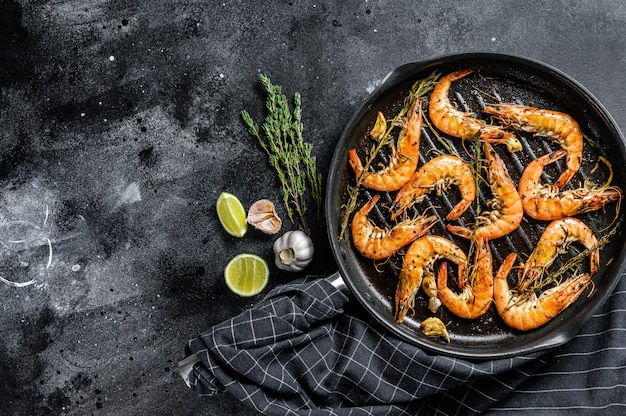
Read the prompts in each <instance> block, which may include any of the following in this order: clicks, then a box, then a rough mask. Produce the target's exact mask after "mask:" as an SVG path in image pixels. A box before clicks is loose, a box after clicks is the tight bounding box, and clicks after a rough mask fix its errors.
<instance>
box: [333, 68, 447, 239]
mask: <svg viewBox="0 0 626 416" xmlns="http://www.w3.org/2000/svg"><path fill="white" fill-rule="evenodd" d="M440 76H441V74H440V73H439V72H438V71H434V72H433V73H431V74H430V75H429V76H428V77H426V78H422V79H419V80H417V81H415V82H414V83H413V85H412V86H411V89H410V91H409V95H408V97H407V98H406V99H405V100H404V106H403V107H402V108H401V109H400V111H399V112H398V113H397V114H396V115H395V117H394V118H393V120H391V122H390V123H389V127H388V128H387V130H386V131H385V132H384V133H383V134H382V135H381V136H380V137H379V138H377V139H376V140H375V142H374V144H373V145H372V147H371V148H370V149H369V151H368V154H367V158H366V160H365V164H364V165H363V173H362V174H361V176H360V177H358V178H356V184H355V185H354V186H347V187H346V190H347V193H348V199H347V201H346V203H344V204H343V205H342V206H341V210H342V213H341V230H340V232H339V240H341V239H343V237H344V235H345V232H346V229H347V228H348V221H349V220H350V216H351V215H352V213H353V212H354V211H355V210H356V207H357V202H358V198H359V191H360V189H361V185H362V184H363V180H364V179H365V176H366V175H367V174H368V172H369V168H370V166H371V165H372V163H373V162H374V159H375V158H376V155H378V153H379V152H380V150H381V149H382V148H383V147H384V146H389V145H391V146H392V145H393V138H392V136H391V132H392V131H393V129H394V128H396V127H399V126H402V125H403V123H402V118H403V117H405V116H406V114H407V112H408V111H409V109H410V108H411V106H412V105H413V103H414V102H415V100H417V99H419V98H421V97H423V96H424V95H426V94H428V93H429V92H430V91H432V89H433V88H434V87H435V85H436V84H437V81H438V80H439V77H440Z"/></svg>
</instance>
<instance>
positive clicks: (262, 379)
mask: <svg viewBox="0 0 626 416" xmlns="http://www.w3.org/2000/svg"><path fill="white" fill-rule="evenodd" d="M187 353H188V357H187V358H186V359H184V360H183V361H181V363H180V371H181V374H182V376H183V379H184V380H185V382H186V383H187V384H188V385H189V386H190V387H192V388H193V389H194V390H196V391H197V392H198V393H199V394H208V395H213V394H218V393H223V392H229V393H230V394H233V395H234V396H235V397H237V398H238V399H240V400H241V401H243V402H245V403H247V404H249V405H250V406H252V407H254V408H255V409H257V410H258V411H260V412H262V413H264V414H267V415H411V416H413V415H417V414H419V415H475V414H515V415H526V414H531V413H532V414H533V416H536V415H538V414H539V415H543V414H545V415H553V414H555V413H557V414H575V415H580V414H589V415H592V414H593V415H595V414H599V413H601V414H603V415H607V414H609V415H617V414H626V282H621V283H620V285H619V286H618V288H617V289H616V291H615V293H613V294H612V296H611V297H610V298H609V301H608V302H607V304H605V305H604V306H603V307H602V308H601V310H600V311H599V312H598V313H596V315H594V316H593V317H592V318H591V320H590V321H589V323H588V324H587V325H586V326H585V328H584V329H583V331H582V333H581V334H579V335H578V336H576V337H575V338H574V339H573V340H572V341H570V342H569V343H568V344H566V345H565V346H564V347H563V348H561V349H559V350H557V351H552V352H549V353H543V354H535V355H534V356H526V357H516V358H507V359H501V360H494V361H482V362H470V361H465V360H461V359H456V358H449V357H444V356H440V355H434V354H430V353H429V352H427V351H424V350H421V349H419V348H418V347H416V346H414V345H412V344H409V343H407V342H404V341H402V340H400V339H397V338H395V337H394V336H393V335H391V334H390V333H389V332H388V331H386V330H385V329H384V328H383V327H382V326H381V325H380V324H378V322H376V321H375V320H374V319H372V318H370V315H369V314H368V313H367V312H366V311H365V310H364V309H363V308H362V307H361V306H360V305H358V304H357V302H356V301H349V300H348V298H347V297H346V296H345V295H344V294H343V293H341V292H340V291H339V290H338V289H336V288H335V287H334V286H332V285H331V284H330V283H329V282H327V281H326V280H324V279H309V280H308V281H307V280H305V281H302V282H300V283H293V284H287V285H284V286H280V287H277V288H276V289H274V290H273V291H272V292H270V294H269V295H268V296H267V297H266V298H265V299H264V300H263V301H262V302H260V303H259V304H258V305H256V306H255V307H253V308H252V309H249V310H247V311H245V312H243V313H242V314H240V315H239V316H236V317H235V318H233V319H230V320H228V321H226V322H223V323H221V324H219V325H216V326H214V327H213V328H211V329H210V330H208V331H207V332H205V333H203V334H202V335H200V336H199V337H197V338H195V339H192V340H191V341H189V343H188V345H187Z"/></svg>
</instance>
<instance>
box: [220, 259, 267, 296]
mask: <svg viewBox="0 0 626 416" xmlns="http://www.w3.org/2000/svg"><path fill="white" fill-rule="evenodd" d="M269 277H270V269H269V267H268V266H267V262H266V261H265V260H263V259H262V258H261V257H259V256H257V255H256V254H249V253H242V254H238V255H236V256H235V257H233V258H232V259H231V260H230V261H229V262H228V264H227V265H226V268H225V269H224V279H225V280H226V286H228V288H229V289H230V290H232V291H233V293H235V294H237V295H239V296H254V295H258V294H259V293H261V291H262V290H263V289H264V288H265V286H266V285H267V282H268V281H269Z"/></svg>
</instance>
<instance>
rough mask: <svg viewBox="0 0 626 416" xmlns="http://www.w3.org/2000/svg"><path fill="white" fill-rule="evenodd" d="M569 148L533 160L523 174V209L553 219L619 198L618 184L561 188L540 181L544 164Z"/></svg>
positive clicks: (534, 216)
mask: <svg viewBox="0 0 626 416" xmlns="http://www.w3.org/2000/svg"><path fill="white" fill-rule="evenodd" d="M565 154H566V152H565V151H564V150H557V151H555V152H552V153H548V154H547V155H544V156H541V157H540V158H538V159H535V160H533V161H532V162H530V163H529V164H528V165H527V166H526V168H525V169H524V172H523V173H522V177H521V178H520V181H519V185H518V190H519V194H520V196H521V199H522V206H523V208H524V212H525V213H526V214H527V215H528V216H530V217H532V218H535V219H537V220H543V221H550V220H556V219H559V218H563V217H569V216H573V215H577V214H582V213H585V212H590V211H596V210H599V209H602V208H604V207H605V206H606V205H607V204H609V203H611V202H615V201H620V200H621V198H622V191H621V190H620V189H619V188H618V187H616V186H602V187H595V188H586V187H583V188H578V189H568V190H565V191H560V190H559V188H558V187H557V186H556V185H548V184H542V183H541V175H542V174H543V171H544V168H545V167H546V166H548V165H550V164H551V163H554V162H556V161H557V160H559V159H560V158H562V157H563V156H565Z"/></svg>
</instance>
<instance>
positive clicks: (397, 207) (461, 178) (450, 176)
mask: <svg viewBox="0 0 626 416" xmlns="http://www.w3.org/2000/svg"><path fill="white" fill-rule="evenodd" d="M451 185H457V186H458V188H459V191H460V193H461V201H459V202H458V203H457V205H456V206H455V207H454V208H453V209H452V210H451V211H450V213H449V214H448V215H447V216H446V219H447V220H456V219H457V218H459V217H460V216H461V215H462V214H463V213H464V212H465V211H466V210H467V208H469V206H470V204H471V203H472V202H473V201H474V199H475V198H476V185H475V183H474V175H473V174H472V170H471V169H470V167H469V165H468V164H467V163H465V162H464V161H463V160H462V159H461V158H459V157H458V156H453V155H442V156H438V157H435V158H434V159H431V160H429V161H428V162H426V163H425V164H424V165H423V166H422V167H421V168H419V170H418V171H417V172H415V175H413V177H412V178H411V179H410V180H409V181H408V182H407V183H406V185H404V186H403V187H402V189H400V191H399V192H398V194H397V195H396V198H395V200H394V201H393V205H392V209H393V210H394V211H393V213H392V215H391V218H392V219H395V218H396V217H397V216H398V215H400V214H402V213H404V212H406V210H407V209H408V208H409V207H411V206H412V205H413V204H415V203H418V202H420V201H422V200H424V198H426V195H427V194H428V193H429V192H431V191H433V190H436V191H437V194H439V195H440V194H441V193H442V191H447V190H448V189H449V187H450V186H451Z"/></svg>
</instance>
